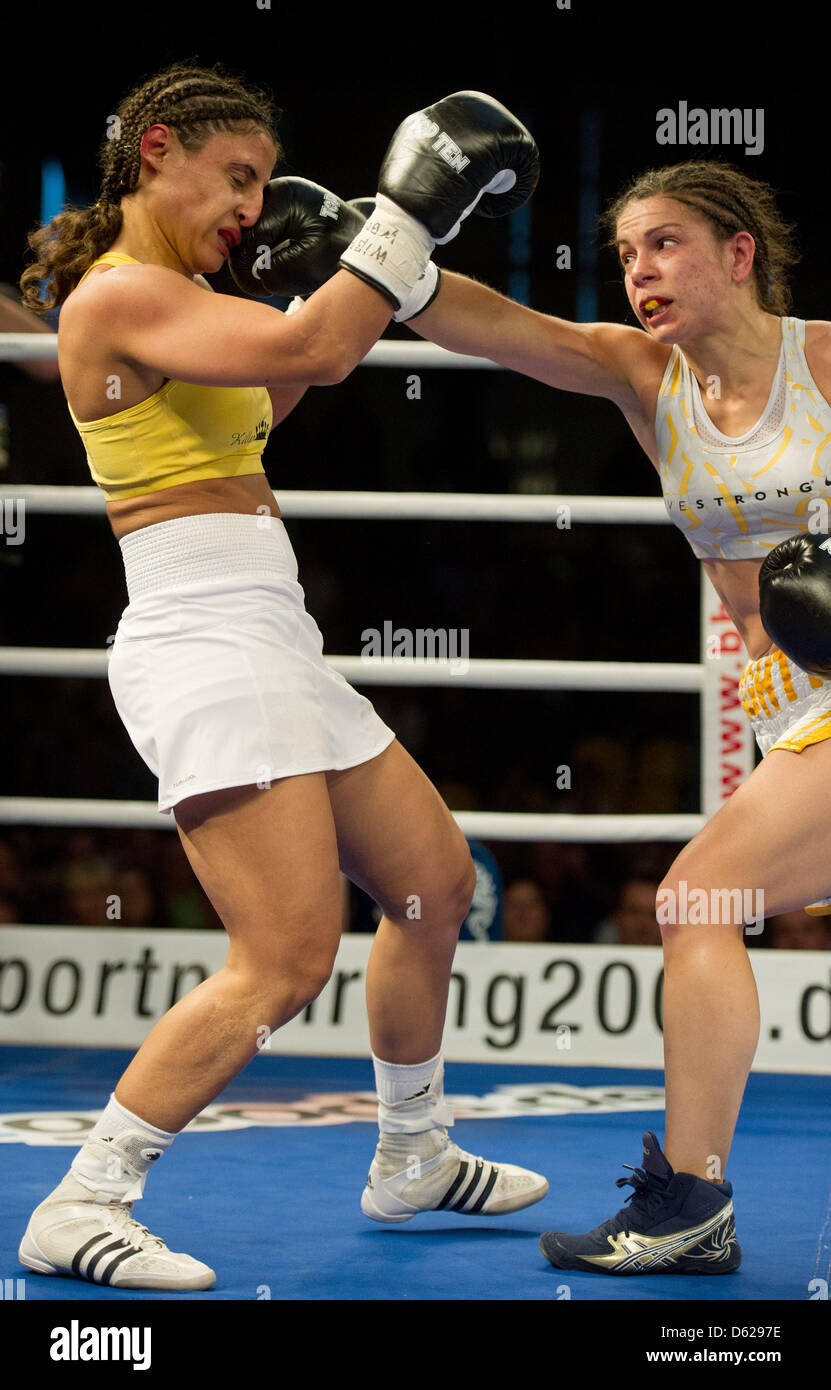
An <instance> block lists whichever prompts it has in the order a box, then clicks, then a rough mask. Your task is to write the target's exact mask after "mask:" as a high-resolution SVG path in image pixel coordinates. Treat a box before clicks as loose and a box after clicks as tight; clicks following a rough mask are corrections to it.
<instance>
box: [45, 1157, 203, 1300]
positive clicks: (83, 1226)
mask: <svg viewBox="0 0 831 1390" xmlns="http://www.w3.org/2000/svg"><path fill="white" fill-rule="evenodd" d="M107 1195H108V1194H106V1193H99V1194H96V1193H94V1192H92V1191H91V1190H90V1189H89V1188H88V1187H85V1186H84V1185H83V1183H80V1182H78V1180H77V1178H76V1177H75V1176H74V1175H73V1174H72V1173H71V1172H69V1173H67V1175H66V1177H65V1178H64V1179H63V1180H62V1182H60V1183H59V1184H58V1186H57V1187H56V1188H55V1190H54V1192H51V1193H50V1194H49V1196H48V1197H47V1198H46V1199H45V1200H44V1201H43V1202H41V1203H40V1206H38V1207H36V1208H35V1210H34V1212H33V1213H32V1216H31V1218H30V1220H29V1224H28V1226H27V1227H26V1234H25V1235H24V1237H23V1239H22V1241H21V1242H20V1248H19V1250H18V1258H19V1259H20V1262H21V1264H23V1265H25V1266H26V1268H27V1269H31V1270H33V1271H34V1272H35V1273H36V1274H60V1275H70V1276H73V1277H75V1278H76V1279H88V1280H90V1282H91V1283H93V1284H106V1285H108V1286H109V1287H110V1288H113V1289H161V1290H165V1291H168V1290H169V1291H171V1292H172V1291H177V1290H185V1289H210V1288H212V1287H213V1285H214V1284H215V1283H216V1275H215V1274H214V1271H213V1270H212V1269H209V1268H208V1266H207V1265H205V1264H202V1263H201V1262H200V1261H199V1260H194V1259H193V1258H192V1256H190V1255H182V1254H179V1253H177V1252H175V1251H173V1250H168V1248H167V1246H166V1245H165V1243H164V1241H163V1240H160V1239H159V1237H158V1236H152V1235H151V1234H150V1232H149V1231H148V1229H147V1227H146V1226H141V1225H139V1223H138V1221H134V1220H133V1218H132V1216H131V1212H132V1209H133V1203H132V1202H118V1201H113V1200H112V1197H110V1198H109V1200H104V1201H101V1200H96V1196H97V1197H98V1198H101V1197H103V1198H105V1199H106V1198H107Z"/></svg>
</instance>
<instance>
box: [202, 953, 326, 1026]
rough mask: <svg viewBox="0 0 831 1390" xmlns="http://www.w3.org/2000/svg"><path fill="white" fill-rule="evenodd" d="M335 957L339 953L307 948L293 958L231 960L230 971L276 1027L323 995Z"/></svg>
mask: <svg viewBox="0 0 831 1390" xmlns="http://www.w3.org/2000/svg"><path fill="white" fill-rule="evenodd" d="M336 954H337V953H336V950H330V951H327V950H324V949H322V948H321V947H316V948H313V947H310V946H309V945H305V946H302V947H299V948H298V949H297V951H296V952H293V953H291V954H289V953H282V952H281V953H279V954H274V953H270V954H266V955H254V956H252V955H247V956H246V957H245V958H244V959H241V958H240V957H239V955H237V957H236V958H235V959H232V958H231V957H230V956H229V959H228V962H227V967H228V968H230V969H231V970H232V971H234V973H235V974H236V975H237V977H238V979H239V981H240V984H241V988H242V990H243V992H244V993H245V994H247V995H248V997H249V999H251V998H256V999H258V1000H259V1001H261V1005H262V1009H263V1010H264V1011H265V1013H266V1014H268V1016H269V1017H268V1018H267V1019H266V1020H264V1021H266V1022H269V1023H270V1024H271V1026H273V1027H274V1026H279V1022H286V1021H287V1020H288V1019H289V1018H294V1017H295V1015H296V1014H299V1013H301V1012H302V1011H303V1009H305V1008H306V1007H307V1006H308V1005H309V1004H311V1003H312V1002H313V1001H314V1000H315V999H317V997H318V995H319V994H321V993H322V992H323V990H324V989H325V988H326V986H327V984H328V983H329V980H330V979H331V976H332V970H333V968H334V964H335V957H336ZM272 1017H273V1018H274V1020H275V1022H274V1023H272V1022H271V1020H272ZM278 1020H279V1022H278Z"/></svg>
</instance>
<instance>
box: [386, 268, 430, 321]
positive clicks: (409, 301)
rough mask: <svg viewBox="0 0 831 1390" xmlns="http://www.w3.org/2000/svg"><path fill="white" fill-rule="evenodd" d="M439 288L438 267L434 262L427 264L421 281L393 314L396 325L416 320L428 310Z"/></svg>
mask: <svg viewBox="0 0 831 1390" xmlns="http://www.w3.org/2000/svg"><path fill="white" fill-rule="evenodd" d="M438 288H439V271H438V266H436V265H434V263H433V262H432V261H428V262H427V269H426V270H425V272H424V274H423V275H422V277H421V279H420V280H419V281H418V282H417V284H415V285H414V286H413V288H412V290H411V291H410V293H409V294H408V295H407V298H406V299H405V300H404V301H403V302H402V305H401V308H400V309H398V310H396V312H395V313H394V314H393V319H394V320H395V322H396V323H406V322H407V319H412V318H415V316H416V314H420V313H421V312H422V310H423V309H426V308H427V305H428V304H429V303H430V300H431V299H434V298H435V296H436V294H437V293H438Z"/></svg>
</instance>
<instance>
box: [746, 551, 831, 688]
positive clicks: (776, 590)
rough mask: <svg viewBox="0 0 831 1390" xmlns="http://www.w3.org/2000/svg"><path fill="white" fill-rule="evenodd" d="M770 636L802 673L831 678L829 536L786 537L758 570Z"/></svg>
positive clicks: (761, 602) (763, 614) (761, 605)
mask: <svg viewBox="0 0 831 1390" xmlns="http://www.w3.org/2000/svg"><path fill="white" fill-rule="evenodd" d="M759 612H760V615H761V619H762V626H763V627H764V629H765V632H766V633H767V635H768V637H770V638H771V640H772V641H773V642H775V643H776V646H777V647H778V648H779V649H780V651H783V652H784V653H785V656H787V657H788V658H789V659H790V660H791V661H793V662H795V664H796V665H797V666H801V667H802V669H803V671H809V672H810V673H811V674H812V675H814V676H823V677H824V678H825V679H826V680H828V679H831V537H829V536H819V535H806V534H802V535H798V536H789V537H788V539H787V540H786V541H782V542H781V544H780V545H777V546H776V548H775V549H774V550H772V551H771V552H770V554H769V555H768V556H766V557H765V560H764V563H763V565H762V568H761V569H760V571H759Z"/></svg>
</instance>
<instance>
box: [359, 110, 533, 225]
mask: <svg viewBox="0 0 831 1390" xmlns="http://www.w3.org/2000/svg"><path fill="white" fill-rule="evenodd" d="M539 176H540V155H539V150H538V149H537V146H536V144H535V142H534V138H533V136H532V135H531V133H530V131H529V130H527V129H526V128H525V126H524V125H523V124H522V122H521V121H518V120H517V118H516V116H513V115H511V112H510V111H509V110H508V109H507V108H506V107H505V106H503V105H502V104H501V102H498V101H495V100H494V99H493V97H489V96H486V95H485V94H484V92H455V93H454V95H453V96H450V97H445V98H444V99H443V100H442V101H437V102H436V104H435V106H428V107H426V109H425V110H424V111H416V112H415V113H414V115H412V116H408V117H407V119H406V120H405V121H402V123H401V125H400V126H399V127H398V129H397V131H396V132H395V134H394V135H393V137H392V140H391V141H390V145H389V149H388V150H387V153H386V155H385V156H384V161H383V163H382V165H381V172H380V174H379V177H378V192H379V193H380V194H382V195H383V196H384V197H387V198H389V199H391V201H392V202H393V203H395V205H396V206H397V207H399V208H402V209H403V210H404V212H408V213H409V214H410V216H411V217H415V218H416V220H417V221H419V222H421V223H422V224H423V226H425V227H426V228H427V230H428V232H429V233H430V235H431V237H432V238H433V240H434V241H435V242H436V244H437V245H439V246H443V245H444V244H445V242H448V241H451V240H452V239H453V237H454V236H456V234H457V233H458V231H459V226H460V223H461V222H462V221H463V220H464V219H465V218H466V217H467V216H468V214H469V213H471V212H476V213H477V214H479V215H480V216H483V217H503V216H505V214H507V213H509V212H515V211H516V209H517V208H521V207H522V205H523V204H524V203H527V201H528V199H529V198H530V197H531V194H532V193H533V191H534V189H535V188H536V186H537V181H538V179H539Z"/></svg>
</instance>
